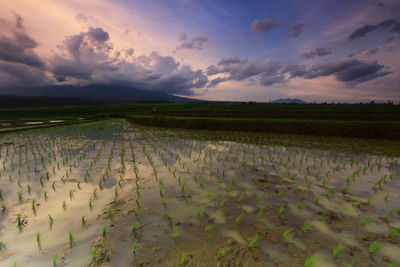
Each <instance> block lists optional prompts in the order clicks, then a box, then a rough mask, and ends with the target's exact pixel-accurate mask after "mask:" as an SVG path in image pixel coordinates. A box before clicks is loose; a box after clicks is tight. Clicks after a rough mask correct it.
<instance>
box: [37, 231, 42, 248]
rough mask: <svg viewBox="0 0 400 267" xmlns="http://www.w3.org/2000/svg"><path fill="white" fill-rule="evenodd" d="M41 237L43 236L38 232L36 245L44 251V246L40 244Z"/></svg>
mask: <svg viewBox="0 0 400 267" xmlns="http://www.w3.org/2000/svg"><path fill="white" fill-rule="evenodd" d="M40 236H41V235H40V233H39V232H37V233H36V243H37V246H38V249H39V250H42V245H41V242H40Z"/></svg>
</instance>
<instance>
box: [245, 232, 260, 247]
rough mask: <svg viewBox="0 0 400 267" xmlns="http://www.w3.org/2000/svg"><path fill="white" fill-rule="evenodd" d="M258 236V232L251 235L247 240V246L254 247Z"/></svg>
mask: <svg viewBox="0 0 400 267" xmlns="http://www.w3.org/2000/svg"><path fill="white" fill-rule="evenodd" d="M259 238H260V235H259V234H256V235H254V236H252V237H251V239H250V241H249V244H248V247H249V248H254V247H255V243H256V242H257V241H258V239H259Z"/></svg>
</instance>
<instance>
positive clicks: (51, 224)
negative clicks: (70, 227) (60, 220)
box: [49, 214, 54, 231]
mask: <svg viewBox="0 0 400 267" xmlns="http://www.w3.org/2000/svg"><path fill="white" fill-rule="evenodd" d="M53 221H54V219H53V217H51V215H50V214H49V229H50V231H51V230H52V229H53Z"/></svg>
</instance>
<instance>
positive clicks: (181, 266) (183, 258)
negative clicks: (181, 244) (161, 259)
mask: <svg viewBox="0 0 400 267" xmlns="http://www.w3.org/2000/svg"><path fill="white" fill-rule="evenodd" d="M188 255H189V254H188V253H186V252H185V253H183V255H182V258H181V265H180V267H184V266H185V262H186V258H187V257H188Z"/></svg>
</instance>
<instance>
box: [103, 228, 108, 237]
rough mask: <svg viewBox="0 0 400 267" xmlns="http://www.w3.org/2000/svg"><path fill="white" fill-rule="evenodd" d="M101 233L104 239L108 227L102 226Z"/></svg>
mask: <svg viewBox="0 0 400 267" xmlns="http://www.w3.org/2000/svg"><path fill="white" fill-rule="evenodd" d="M102 233H103V237H106V235H107V234H108V226H107V225H104V226H103V231H102Z"/></svg>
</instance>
